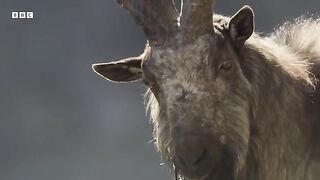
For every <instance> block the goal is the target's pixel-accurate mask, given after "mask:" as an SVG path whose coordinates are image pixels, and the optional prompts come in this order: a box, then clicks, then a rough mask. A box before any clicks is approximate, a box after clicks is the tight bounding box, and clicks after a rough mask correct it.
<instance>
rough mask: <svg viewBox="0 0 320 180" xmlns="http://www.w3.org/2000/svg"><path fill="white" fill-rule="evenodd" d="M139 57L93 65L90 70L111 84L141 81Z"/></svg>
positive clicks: (140, 59) (140, 60)
mask: <svg viewBox="0 0 320 180" xmlns="http://www.w3.org/2000/svg"><path fill="white" fill-rule="evenodd" d="M141 62H142V58H141V57H132V58H127V59H123V60H120V61H115V62H110V63H98V64H93V65H92V69H93V71H94V72H96V73H97V74H99V75H100V76H102V77H104V78H106V79H107V80H109V81H113V82H132V81H136V80H139V79H141V77H142V70H141Z"/></svg>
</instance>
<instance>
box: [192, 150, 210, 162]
mask: <svg viewBox="0 0 320 180" xmlns="http://www.w3.org/2000/svg"><path fill="white" fill-rule="evenodd" d="M207 155H208V152H207V149H203V150H202V152H201V154H200V155H199V157H198V158H197V159H196V160H195V161H194V162H193V165H197V164H199V163H201V162H202V161H203V160H204V159H205V158H206V157H207Z"/></svg>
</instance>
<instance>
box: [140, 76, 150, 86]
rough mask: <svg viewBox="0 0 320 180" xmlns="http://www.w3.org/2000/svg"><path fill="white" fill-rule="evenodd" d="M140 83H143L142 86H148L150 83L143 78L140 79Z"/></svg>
mask: <svg viewBox="0 0 320 180" xmlns="http://www.w3.org/2000/svg"><path fill="white" fill-rule="evenodd" d="M142 81H143V83H144V85H146V86H150V84H151V83H150V81H149V80H147V79H146V78H145V77H144V78H142Z"/></svg>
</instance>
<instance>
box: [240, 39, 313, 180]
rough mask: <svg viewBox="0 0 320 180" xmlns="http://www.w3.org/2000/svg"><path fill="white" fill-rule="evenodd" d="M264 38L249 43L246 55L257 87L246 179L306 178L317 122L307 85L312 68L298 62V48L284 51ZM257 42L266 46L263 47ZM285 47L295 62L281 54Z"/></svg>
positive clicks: (247, 69)
mask: <svg viewBox="0 0 320 180" xmlns="http://www.w3.org/2000/svg"><path fill="white" fill-rule="evenodd" d="M259 43H260V42H259ZM259 43H257V44H253V46H252V45H250V44H249V45H248V46H247V47H246V48H248V49H247V50H246V51H244V52H246V54H247V55H246V57H243V59H244V60H245V61H246V62H244V64H247V67H245V69H246V70H245V71H246V72H244V73H245V74H246V73H247V74H248V79H249V80H250V81H251V83H252V88H253V92H254V93H255V94H253V99H254V100H253V101H254V102H253V103H252V104H253V118H252V119H251V122H250V124H251V130H250V133H251V134H250V137H251V138H250V145H249V146H250V147H249V152H248V155H247V165H246V170H245V171H247V172H248V173H244V174H247V175H250V177H246V178H245V179H255V180H285V179H290V180H300V179H304V178H305V177H306V175H307V169H308V165H309V159H310V154H311V148H312V147H311V146H310V144H311V143H310V141H311V136H312V134H311V133H310V129H312V127H311V126H312V124H311V123H310V122H308V118H307V117H308V115H307V114H306V111H305V109H304V108H305V105H306V104H305V103H307V100H306V92H305V87H306V86H307V85H306V84H308V83H309V81H310V80H309V78H308V74H306V73H307V69H303V67H302V66H301V67H294V64H293V63H300V62H298V57H295V55H294V54H291V53H290V52H284V51H289V50H286V49H282V51H283V52H281V51H279V50H280V49H276V50H275V49H274V48H272V49H271V48H269V47H266V45H265V44H259ZM268 44H270V42H268ZM274 45H275V44H272V46H274ZM257 46H263V49H265V50H266V51H264V52H261V51H260V50H259V49H260V47H257ZM278 48H279V47H278ZM248 52H249V53H248ZM285 53H286V54H287V56H289V55H290V56H292V57H291V59H289V60H290V61H291V62H289V61H287V59H281V58H286V57H281V56H283V55H281V54H285ZM295 58H296V61H295ZM293 68H296V69H293ZM304 68H305V67H304ZM249 74H250V76H249ZM253 172H255V173H253ZM244 176H246V175H244Z"/></svg>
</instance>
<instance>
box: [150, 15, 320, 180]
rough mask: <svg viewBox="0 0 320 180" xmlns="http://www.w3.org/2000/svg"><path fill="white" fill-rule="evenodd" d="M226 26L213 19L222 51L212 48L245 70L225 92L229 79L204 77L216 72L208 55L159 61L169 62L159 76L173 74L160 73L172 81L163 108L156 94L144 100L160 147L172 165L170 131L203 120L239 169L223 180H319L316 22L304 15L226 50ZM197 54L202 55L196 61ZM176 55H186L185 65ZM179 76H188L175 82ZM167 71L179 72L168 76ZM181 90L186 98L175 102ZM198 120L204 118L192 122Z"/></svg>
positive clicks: (319, 29)
mask: <svg viewBox="0 0 320 180" xmlns="http://www.w3.org/2000/svg"><path fill="white" fill-rule="evenodd" d="M224 22H228V18H226V17H222V16H219V15H215V18H214V24H215V27H216V28H217V27H218V26H219V27H218V28H217V29H219V31H216V32H217V33H218V34H219V35H220V36H218V38H220V40H221V42H222V43H224V47H223V46H219V47H217V46H214V47H213V48H216V49H215V50H213V51H215V52H216V53H220V52H221V54H220V56H222V57H223V59H226V58H233V59H236V60H237V61H238V62H240V63H239V65H240V66H241V68H240V70H241V71H242V72H241V73H239V77H236V78H237V79H231V80H230V81H229V82H228V83H232V84H233V86H234V87H232V88H229V89H228V88H226V87H225V86H227V85H224V84H225V82H219V80H218V79H215V78H214V77H213V79H210V78H206V75H207V76H208V74H210V73H212V72H211V71H213V70H212V69H209V70H208V71H206V69H205V68H204V67H208V65H207V64H208V62H207V61H208V60H207V58H205V57H201V56H202V55H203V54H205V55H206V54H208V53H200V52H192V53H191V54H193V56H192V55H191V56H190V57H188V56H186V52H185V51H183V50H171V49H169V50H166V51H167V52H169V53H166V55H167V57H166V56H165V55H162V58H165V59H170V58H173V57H172V56H174V59H176V61H165V60H158V61H157V62H159V63H160V64H165V65H161V67H162V68H161V71H163V70H165V71H169V72H163V74H164V75H163V76H164V77H163V78H166V80H163V81H162V82H166V83H167V84H166V83H163V84H162V86H164V89H165V91H167V92H168V93H167V94H168V95H167V96H170V97H161V100H163V101H166V102H167V103H166V106H164V105H163V106H162V105H159V103H158V100H157V98H155V96H154V94H153V93H152V91H151V90H148V92H147V96H146V97H147V109H148V110H149V112H150V116H151V119H152V122H153V124H154V138H155V140H156V146H157V148H158V150H159V151H160V152H161V154H162V155H163V157H164V159H165V160H166V161H167V162H168V163H169V164H172V162H171V159H170V158H171V154H172V153H174V152H172V151H171V150H170V148H171V147H173V146H174V143H175V142H174V139H173V138H172V133H173V132H172V129H173V127H174V126H175V125H176V124H179V123H184V124H186V126H189V125H190V126H191V125H194V124H195V123H199V124H200V123H206V126H205V127H202V128H204V129H206V130H207V131H212V132H215V136H220V137H223V138H224V141H226V142H225V143H226V144H228V145H229V146H231V147H232V148H233V152H234V154H233V155H234V156H235V157H232V159H233V160H234V162H233V163H235V166H234V167H235V168H234V169H233V170H235V172H228V171H226V172H225V173H231V174H232V173H234V175H233V176H232V177H226V178H225V179H234V180H316V179H319V178H320V174H319V171H320V167H319V166H320V165H319V160H320V153H319V150H320V148H319V146H320V116H319V114H320V101H319V99H320V92H319V91H320V90H319V86H318V85H317V81H316V78H319V77H320V76H319V75H320V67H319V66H320V22H319V20H312V19H303V18H300V19H298V20H297V21H295V22H294V23H289V22H288V23H286V24H285V25H283V26H281V27H280V28H279V29H278V30H277V31H276V32H275V33H272V34H271V35H270V36H267V37H260V36H259V35H257V34H254V35H253V36H252V37H251V38H250V39H249V40H248V41H247V42H246V44H245V45H244V47H243V48H242V49H241V51H238V52H235V51H234V50H233V49H232V48H231V49H232V50H230V49H228V48H230V45H229V43H230V42H229V41H228V40H227V37H224V36H223V28H224V27H223V26H224V24H225V23H224ZM221 27H222V28H221ZM203 38H206V37H203ZM220 40H216V41H220ZM204 42H206V41H203V42H201V41H200V42H196V43H195V44H196V45H194V47H199V46H205V45H204V44H205V43H204ZM221 42H220V43H221ZM201 48H202V49H203V51H207V49H206V48H204V47H201ZM195 49H196V48H195ZM170 52H171V53H172V54H171V53H170ZM179 52H181V53H180V54H179ZM195 55H198V56H199V58H196V59H194V58H195V57H197V56H195ZM227 55H230V56H231V57H225V56H227ZM179 56H180V58H181V57H183V58H181V59H182V60H181V62H180V61H179V58H178V57H179ZM157 59H159V58H157ZM213 61H214V60H213ZM163 66H165V67H163ZM196 66H201V67H203V68H197V67H196ZM209 67H210V66H209ZM210 68H211V67H210ZM192 69H193V70H192ZM195 69H198V70H199V71H194V70H195ZM180 71H181V73H183V72H185V74H183V75H181V76H180V77H181V79H176V80H175V78H177V77H179V76H177V74H178V73H179V72H180ZM200 71H204V72H200ZM170 73H173V74H174V75H172V76H169V77H165V76H168V74H170ZM205 74H206V75H205ZM213 74H214V73H213ZM182 77H183V78H182ZM208 80H212V81H216V82H212V83H208V82H207V81H208ZM219 83H221V84H219ZM211 84H214V85H216V86H211ZM217 84H219V85H217ZM206 88H207V89H206ZM184 90H186V91H187V94H186V95H184V96H185V99H184V100H183V101H179V100H177V99H179V97H180V96H181V92H182V91H184ZM166 98H167V99H166ZM186 112H188V113H186ZM171 114H175V115H176V116H179V117H180V118H179V119H178V120H177V119H174V118H170V116H174V115H171ZM186 116H187V117H188V118H185V117H186ZM195 117H200V119H197V122H194V120H195ZM179 121H181V122H179ZM188 121H189V122H188ZM210 178H211V179H216V178H215V177H214V176H213V177H210ZM210 178H208V179H210ZM217 179H218V177H217ZM220 179H222V178H220Z"/></svg>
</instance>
